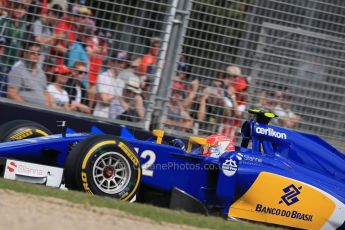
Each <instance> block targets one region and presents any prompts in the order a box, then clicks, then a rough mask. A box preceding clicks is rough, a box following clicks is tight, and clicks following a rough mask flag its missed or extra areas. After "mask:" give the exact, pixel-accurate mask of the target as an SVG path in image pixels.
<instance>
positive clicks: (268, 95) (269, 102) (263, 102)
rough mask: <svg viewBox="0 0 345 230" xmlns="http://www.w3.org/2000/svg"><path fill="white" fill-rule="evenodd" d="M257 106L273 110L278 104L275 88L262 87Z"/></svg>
mask: <svg viewBox="0 0 345 230" xmlns="http://www.w3.org/2000/svg"><path fill="white" fill-rule="evenodd" d="M255 106H256V108H258V109H262V110H265V111H271V112H273V110H274V108H275V106H276V100H275V92H274V91H273V90H265V89H262V90H261V91H260V93H259V101H258V103H257V104H256V105H255Z"/></svg>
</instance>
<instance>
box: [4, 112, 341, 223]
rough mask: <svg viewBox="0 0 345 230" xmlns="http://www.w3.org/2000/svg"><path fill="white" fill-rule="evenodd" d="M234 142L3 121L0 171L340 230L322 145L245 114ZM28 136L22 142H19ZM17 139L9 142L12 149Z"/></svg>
mask: <svg viewBox="0 0 345 230" xmlns="http://www.w3.org/2000/svg"><path fill="white" fill-rule="evenodd" d="M250 113H251V114H253V119H250V120H248V121H246V122H244V124H243V126H242V143H241V145H240V146H234V145H233V144H232V143H231V142H230V140H229V139H227V138H226V137H223V136H220V135H212V136H211V137H209V138H202V137H196V136H191V137H190V138H189V141H188V143H187V148H185V146H184V142H182V141H181V140H173V141H172V144H166V143H165V139H164V132H163V131H162V130H155V131H153V137H152V138H151V139H149V140H137V139H135V138H124V137H115V136H112V135H106V134H97V135H96V134H92V133H66V132H65V131H63V132H62V134H57V135H51V134H50V132H49V130H47V129H46V128H44V127H43V126H41V125H39V124H37V123H33V122H29V121H12V122H9V123H6V124H4V125H3V126H1V127H0V141H2V142H3V143H0V166H1V167H0V168H1V173H2V176H3V177H5V178H8V179H14V180H21V181H27V182H31V183H38V184H44V185H47V186H53V187H60V186H61V184H64V185H65V186H66V187H67V188H68V189H73V190H80V191H85V192H88V193H90V194H98V195H105V196H109V197H114V198H117V199H121V200H128V201H130V200H134V199H135V198H137V200H139V201H142V202H149V203H154V204H159V205H163V206H167V207H170V208H176V209H185V210H187V211H193V212H202V213H219V214H221V215H223V216H226V217H227V218H229V219H232V220H237V219H245V220H250V221H259V222H265V223H270V224H277V225H282V226H288V227H292V228H303V229H345V167H344V166H345V155H344V154H343V153H341V152H339V151H337V150H336V149H335V148H333V147H332V146H331V145H329V144H328V143H326V142H325V141H323V140H322V139H321V138H319V137H317V136H315V135H311V134H306V133H301V132H296V131H291V130H288V129H284V128H280V127H276V126H271V125H269V121H270V119H272V118H274V117H275V115H274V114H272V113H270V112H265V111H261V110H251V111H250ZM25 138H28V139H25ZM14 140H16V141H14Z"/></svg>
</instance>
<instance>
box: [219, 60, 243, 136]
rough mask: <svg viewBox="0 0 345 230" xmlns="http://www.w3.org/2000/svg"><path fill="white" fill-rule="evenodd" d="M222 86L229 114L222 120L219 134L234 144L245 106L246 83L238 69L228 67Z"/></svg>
mask: <svg viewBox="0 0 345 230" xmlns="http://www.w3.org/2000/svg"><path fill="white" fill-rule="evenodd" d="M224 86H225V87H224V88H225V101H226V106H227V108H228V111H229V112H230V113H229V114H228V116H226V117H224V118H223V119H222V120H223V121H222V124H221V128H220V133H221V134H223V135H225V136H227V137H229V138H230V139H231V140H232V141H233V142H235V140H236V136H237V134H238V132H239V131H240V127H241V119H242V118H243V114H244V111H245V110H246V106H247V93H248V92H247V91H248V82H247V80H246V78H245V77H244V76H242V73H241V69H240V68H239V67H237V66H228V67H227V69H226V75H225V78H224Z"/></svg>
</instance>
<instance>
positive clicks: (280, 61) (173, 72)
mask: <svg viewBox="0 0 345 230" xmlns="http://www.w3.org/2000/svg"><path fill="white" fill-rule="evenodd" d="M6 2H7V1H2V3H1V4H2V5H1V8H0V11H1V12H0V13H1V14H2V17H1V19H0V28H1V29H0V36H2V38H4V39H5V40H6V41H0V43H1V44H2V45H1V47H3V48H2V49H4V51H1V52H5V53H4V54H2V55H1V56H2V64H1V65H0V68H1V69H0V84H1V85H0V91H1V90H2V92H0V93H1V95H2V96H5V97H6V96H8V94H9V93H10V94H11V96H9V97H10V98H13V99H16V100H18V98H17V97H16V96H15V95H16V92H13V89H16V88H17V90H19V91H20V92H21V93H20V94H19V95H20V96H21V97H28V95H31V97H32V98H31V100H27V101H29V102H31V103H35V102H37V98H39V97H38V96H37V95H35V94H30V93H28V91H30V90H31V89H30V87H28V86H35V87H36V86H37V85H40V84H42V82H41V80H40V81H37V82H35V81H33V83H32V82H31V83H30V84H29V83H25V84H29V85H25V84H24V85H20V84H23V83H22V82H21V81H23V78H19V79H21V80H18V79H17V80H15V81H13V80H11V81H10V83H9V85H8V86H9V88H10V89H11V90H12V91H11V92H10V91H9V92H7V91H5V88H6V87H4V86H7V83H6V81H4V80H3V79H4V78H5V77H6V76H7V75H6V73H8V72H9V69H7V70H6V67H8V68H12V70H13V65H14V62H15V61H18V60H20V58H24V59H26V60H27V61H28V60H29V61H30V60H31V62H32V60H34V59H32V58H33V57H30V56H29V52H26V51H27V50H26V46H25V43H26V42H27V41H28V40H34V42H36V43H41V44H43V48H44V49H43V54H44V56H45V59H42V58H41V59H39V60H37V62H38V63H41V64H40V65H41V66H42V67H43V68H44V71H45V72H44V74H45V76H46V77H47V79H48V82H47V83H45V84H47V85H48V84H51V82H50V81H53V80H54V79H55V80H56V79H58V80H57V81H58V82H55V83H54V84H55V86H56V85H59V84H65V83H63V82H64V81H63V80H61V79H60V77H61V76H60V75H64V73H63V72H64V71H63V70H62V69H60V70H59V69H57V68H55V67H56V66H57V65H58V64H66V65H69V66H68V67H69V70H70V71H71V73H68V74H67V73H66V74H67V75H66V76H65V77H66V78H69V79H70V80H71V81H72V79H73V78H76V77H77V75H78V73H82V72H83V70H84V69H83V68H84V67H80V66H74V64H75V63H76V61H82V62H86V66H85V72H88V75H84V76H83V79H82V85H83V87H84V88H85V90H86V92H87V94H83V95H84V97H85V99H88V100H87V102H85V101H83V100H80V99H81V98H80V93H78V92H79V91H78V90H75V85H73V87H74V88H73V87H72V86H71V85H69V84H67V85H66V86H65V89H69V90H67V91H69V92H70V93H72V94H73V93H74V94H75V95H74V97H72V99H69V100H73V98H79V100H77V101H78V103H79V102H80V103H81V102H82V103H84V104H85V105H86V106H88V107H89V109H90V110H83V109H82V107H77V106H75V107H73V106H59V105H57V104H59V103H57V102H58V99H56V98H55V99H54V92H55V93H56V94H58V92H56V90H55V91H54V90H51V93H50V99H49V103H48V105H49V106H50V107H51V108H52V109H54V108H56V109H57V111H58V110H59V109H60V110H61V109H63V110H64V112H66V111H67V112H68V110H71V111H73V113H75V112H76V111H79V112H80V111H81V112H84V113H85V112H86V114H84V116H89V117H90V118H91V117H92V118H94V117H95V116H99V117H98V119H100V120H102V119H103V120H106V121H113V122H114V123H118V124H130V125H131V126H134V127H137V128H142V129H145V130H150V129H152V128H161V129H165V130H166V131H167V132H168V133H170V134H173V135H179V136H188V135H190V134H191V133H193V134H197V135H201V136H204V135H209V134H211V133H214V132H221V133H223V134H225V135H228V136H231V138H233V140H234V141H236V137H238V136H239V127H240V123H241V121H242V120H243V119H244V118H245V116H246V114H245V112H244V111H245V110H247V109H249V108H253V107H261V108H265V109H269V110H273V111H276V112H277V113H279V115H280V116H281V118H284V117H286V119H280V120H277V121H276V123H277V124H279V125H285V126H287V127H289V128H292V129H296V130H300V131H304V132H308V133H315V134H318V135H321V136H322V137H324V138H326V139H327V140H328V141H330V142H332V144H334V145H335V146H336V147H338V148H339V149H341V150H345V145H344V144H343V142H342V138H343V136H344V131H343V130H344V128H345V123H344V114H345V106H344V105H345V97H344V93H343V92H344V88H345V82H344V81H345V80H344V78H343V75H344V63H343V62H344V61H343V60H344V56H345V52H344V48H343V47H344V39H345V38H344V35H345V29H344V25H343V23H340V22H342V21H343V20H344V15H343V11H344V9H345V6H344V4H343V3H342V2H334V1H330V0H327V1H318V0H306V1H294V0H289V1H281V0H267V1H254V0H244V1H239V0H238V1H236V0H230V1H211V0H207V1H200V0H157V1H150V0H140V1H132V0H117V1H105V0H100V1H90V0H86V1H77V0H76V1H69V2H68V1H66V0H51V1H45V0H43V1H23V2H24V3H23V5H21V4H19V3H18V1H17V3H8V4H7V5H5V3H6ZM19 2H20V1H19ZM48 2H49V4H48ZM45 3H47V5H46V4H45ZM54 4H55V6H54ZM60 7H61V8H60ZM28 8H29V9H28ZM15 9H17V10H18V13H17V14H18V15H20V11H21V10H22V14H25V16H23V17H21V18H19V22H25V24H26V25H24V23H23V24H20V23H19V24H20V26H23V28H24V27H25V29H26V30H27V32H28V33H26V34H21V32H19V31H20V30H16V28H20V27H17V25H16V26H13V25H15V24H12V21H13V20H12V19H11V17H18V15H17V16H15V15H14V10H15ZM25 9H27V10H26V12H23V11H24V10H25ZM46 12H48V13H46ZM6 13H7V14H8V15H9V16H6ZM44 15H48V16H44ZM54 15H55V16H54ZM54 17H55V18H54ZM47 18H48V19H47ZM11 20H12V21H11ZM42 25H43V26H42ZM11 26H12V27H11ZM42 28H43V30H42ZM12 29H13V30H12ZM76 38H78V40H77V39H76ZM49 39H50V40H49ZM78 44H79V46H78ZM19 51H22V52H23V53H24V56H20V55H19V53H20V52H19ZM121 51H125V52H127V53H128V56H130V58H128V56H127V55H126V53H125V52H121ZM71 52H74V53H73V55H72V54H71ZM85 55H86V57H87V59H85ZM41 56H42V55H41ZM82 56H84V59H83V57H82ZM30 58H31V59H30ZM9 60H10V61H9ZM31 62H25V63H26V64H27V63H31ZM122 62H126V65H122V66H121V63H122ZM118 63H120V65H118ZM6 64H8V65H7V66H6ZM234 66H236V67H238V68H236V67H234ZM229 67H231V68H229ZM122 68H125V71H122ZM14 69H15V70H16V71H14V72H13V71H12V72H10V76H9V78H13V75H18V74H19V75H20V74H23V73H22V72H21V71H19V72H18V68H17V69H16V68H14ZM109 69H111V70H112V71H114V72H111V71H110V72H109V74H110V73H115V75H119V76H118V78H117V79H121V80H112V78H111V77H109V76H111V74H110V75H109V74H108V75H107V76H102V77H100V75H101V74H102V72H104V71H107V70H108V71H109ZM19 70H20V68H19ZM29 70H31V69H30V68H29ZM121 71H122V74H120V72H121ZM90 75H93V76H90ZM115 78H116V77H115ZM115 78H114V79H115ZM96 79H97V80H96ZM100 79H102V80H100ZM16 84H17V85H16ZM109 84H110V85H109ZM138 84H139V86H138ZM109 86H111V87H109ZM136 86H138V87H136ZM25 87H26V88H25ZM50 88H52V87H50ZM23 89H24V91H23ZM78 89H79V88H78ZM58 90H60V88H59V87H58ZM17 93H18V92H17ZM26 93H28V94H26ZM139 93H140V96H139ZM13 95H14V96H13ZM32 95H34V96H32ZM42 97H43V96H42ZM29 99H30V98H29ZM54 100H55V101H54ZM29 102H27V103H29ZM41 103H42V100H41ZM96 108H97V109H96ZM98 108H102V109H103V112H104V113H103V114H100V113H95V114H94V115H93V114H92V113H93V112H92V110H98ZM104 108H106V109H104ZM128 108H129V109H128ZM66 109H67V110H66ZM124 111H125V112H124ZM126 111H127V112H126ZM143 111H144V112H143ZM121 114H122V115H121ZM237 140H238V139H237Z"/></svg>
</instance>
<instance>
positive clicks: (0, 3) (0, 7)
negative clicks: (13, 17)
mask: <svg viewBox="0 0 345 230" xmlns="http://www.w3.org/2000/svg"><path fill="white" fill-rule="evenodd" d="M7 1H8V0H0V17H2V16H6V15H8V11H7Z"/></svg>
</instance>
